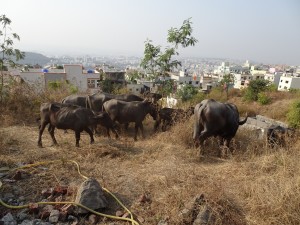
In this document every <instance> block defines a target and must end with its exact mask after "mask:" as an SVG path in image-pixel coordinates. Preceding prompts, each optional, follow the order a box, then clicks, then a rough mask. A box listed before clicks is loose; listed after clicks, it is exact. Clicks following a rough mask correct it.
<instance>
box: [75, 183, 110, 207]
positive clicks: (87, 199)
mask: <svg viewBox="0 0 300 225" xmlns="http://www.w3.org/2000/svg"><path fill="white" fill-rule="evenodd" d="M75 202H76V203H79V204H82V205H84V206H86V207H88V208H90V209H93V210H95V209H102V208H106V207H107V200H106V198H105V196H104V192H103V189H102V187H101V186H100V184H99V183H98V181H97V180H96V179H94V178H89V179H88V180H86V181H84V182H83V183H82V184H81V186H80V187H79V189H78V191H77V195H76V199H75ZM87 212H88V211H87V210H86V209H83V208H78V210H77V213H87Z"/></svg>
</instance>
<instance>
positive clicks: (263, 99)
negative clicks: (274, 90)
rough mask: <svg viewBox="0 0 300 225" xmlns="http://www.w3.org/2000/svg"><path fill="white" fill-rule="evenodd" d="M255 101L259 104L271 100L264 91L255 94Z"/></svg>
mask: <svg viewBox="0 0 300 225" xmlns="http://www.w3.org/2000/svg"><path fill="white" fill-rule="evenodd" d="M257 101H258V103H259V104H261V105H267V104H269V103H270V102H271V98H270V97H269V96H268V95H267V94H266V93H265V92H261V93H258V94H257Z"/></svg>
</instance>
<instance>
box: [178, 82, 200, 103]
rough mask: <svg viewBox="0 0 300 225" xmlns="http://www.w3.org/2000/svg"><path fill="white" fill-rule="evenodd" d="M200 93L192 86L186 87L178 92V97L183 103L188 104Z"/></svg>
mask: <svg viewBox="0 0 300 225" xmlns="http://www.w3.org/2000/svg"><path fill="white" fill-rule="evenodd" d="M197 93H198V91H197V89H196V88H195V87H194V86H192V85H190V84H187V85H184V86H183V87H182V88H181V89H179V90H178V91H177V95H178V97H179V98H181V100H182V101H183V102H186V101H188V100H190V99H192V98H193V96H194V95H196V94H197Z"/></svg>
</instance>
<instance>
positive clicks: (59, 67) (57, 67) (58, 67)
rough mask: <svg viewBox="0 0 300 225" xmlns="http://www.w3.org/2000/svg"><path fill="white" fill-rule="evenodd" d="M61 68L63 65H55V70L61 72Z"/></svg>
mask: <svg viewBox="0 0 300 225" xmlns="http://www.w3.org/2000/svg"><path fill="white" fill-rule="evenodd" d="M63 68H64V67H63V65H56V69H59V70H62V69H63Z"/></svg>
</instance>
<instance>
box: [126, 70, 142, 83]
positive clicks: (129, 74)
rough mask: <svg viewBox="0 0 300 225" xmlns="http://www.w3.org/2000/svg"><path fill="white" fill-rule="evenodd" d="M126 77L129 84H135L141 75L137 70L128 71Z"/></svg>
mask: <svg viewBox="0 0 300 225" xmlns="http://www.w3.org/2000/svg"><path fill="white" fill-rule="evenodd" d="M126 75H127V77H128V80H129V81H130V82H131V83H136V81H137V80H138V79H140V78H141V74H140V73H139V71H137V70H129V71H127V72H126Z"/></svg>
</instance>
